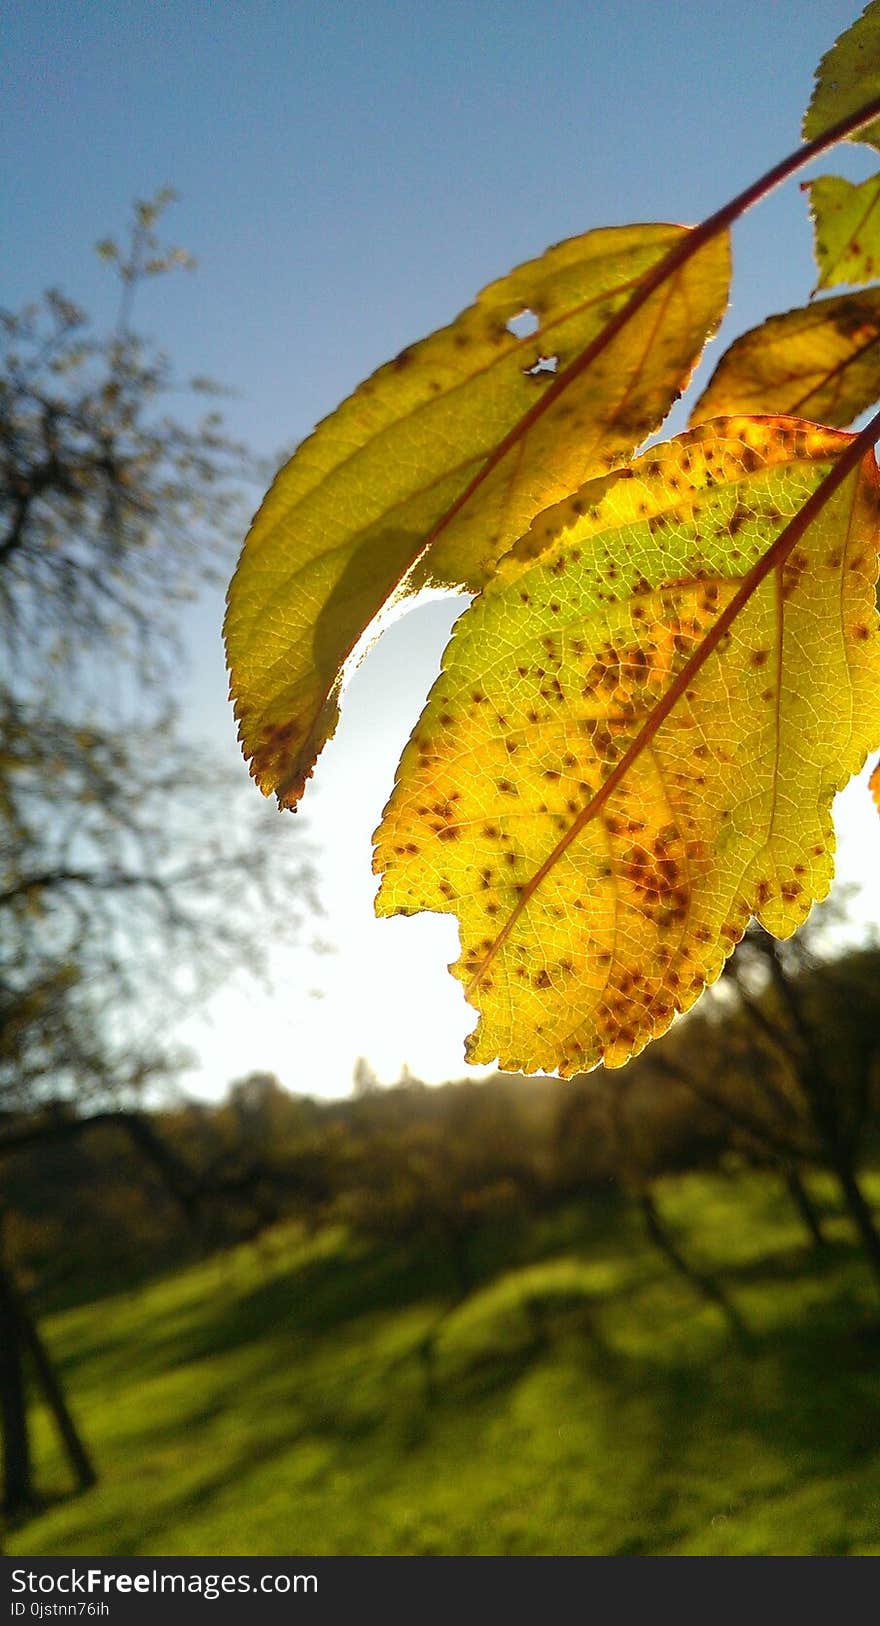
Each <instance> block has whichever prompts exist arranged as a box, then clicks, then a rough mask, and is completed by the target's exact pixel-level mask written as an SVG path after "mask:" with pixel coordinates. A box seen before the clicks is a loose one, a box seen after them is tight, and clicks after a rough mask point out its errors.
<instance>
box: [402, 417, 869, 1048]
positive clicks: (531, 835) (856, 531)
mask: <svg viewBox="0 0 880 1626" xmlns="http://www.w3.org/2000/svg"><path fill="white" fill-rule="evenodd" d="M853 439H854V437H852V436H847V435H841V434H838V433H835V432H834V431H832V430H824V429H820V428H817V427H816V426H815V425H813V424H807V423H802V422H800V421H799V420H796V419H791V418H782V419H743V418H734V419H729V420H724V419H721V420H715V421H714V422H712V423H709V424H705V425H702V426H701V427H699V428H697V429H694V430H691V431H690V432H689V433H688V434H686V435H683V436H681V437H679V438H678V439H676V440H673V441H671V442H669V443H668V444H666V445H663V446H657V447H654V448H653V449H652V450H651V451H649V452H648V453H647V454H645V455H644V456H642V457H640V458H639V459H638V460H637V461H636V462H634V463H633V464H632V465H631V466H630V467H629V468H625V469H622V470H619V471H618V472H616V473H613V474H609V475H608V476H606V477H605V478H603V479H597V480H594V481H592V482H590V483H588V484H587V485H585V486H584V487H583V488H582V489H581V490H580V492H578V493H577V495H576V496H575V497H573V498H569V499H568V500H567V501H566V502H563V503H560V504H558V505H557V506H556V507H554V508H553V509H551V510H550V511H549V512H547V513H545V514H542V515H541V516H540V518H539V519H537V520H536V521H535V523H534V525H533V526H532V529H531V531H530V532H529V533H528V535H527V536H526V537H524V538H523V539H522V542H521V543H519V544H518V545H517V546H516V547H515V548H514V549H513V550H512V551H511V552H510V553H509V554H508V556H507V558H506V559H505V560H504V561H503V562H502V564H501V565H500V567H499V570H498V572H497V574H496V576H495V577H494V579H493V580H492V581H491V582H490V583H489V584H488V585H487V586H486V588H485V589H484V590H483V592H482V593H481V594H480V596H479V597H478V598H477V599H476V600H475V601H474V603H473V604H472V605H471V607H470V608H469V609H468V610H466V611H465V613H464V614H463V615H462V617H461V618H460V620H459V622H458V624H457V626H456V629H455V632H454V634H453V637H452V640H451V642H450V644H449V646H448V649H447V652H446V656H445V659H444V664H443V670H442V672H441V675H440V677H439V678H438V680H437V683H436V684H435V686H434V689H433V691H432V693H431V695H430V697H429V699H428V702H427V705H426V707H425V710H424V713H423V715H422V717H421V719H420V721H419V723H418V725H417V727H416V729H415V731H414V734H413V738H412V740H411V741H410V743H409V745H408V746H407V747H406V749H405V751H404V753H403V757H402V759H401V763H400V768H399V770H398V776H397V782H396V785H395V789H394V792H393V795H392V797H391V801H390V803H389V805H388V807H387V809H386V811H385V815H384V819H383V822H382V825H381V827H380V829H379V831H378V832H377V836H376V853H375V863H374V867H375V869H376V871H377V872H378V873H381V874H382V875H383V880H382V884H381V887H380V890H379V895H378V898H377V903H376V908H377V912H378V913H379V914H380V915H392V914H412V913H415V912H416V911H418V910H421V909H430V910H435V911H438V912H441V913H453V914H455V915H457V916H458V918H459V922H460V927H461V956H460V958H459V960H458V961H457V963H456V964H455V965H454V966H453V967H452V970H453V973H454V975H455V976H456V977H458V978H459V979H460V980H461V981H462V982H464V983H465V984H466V985H467V996H468V998H469V999H470V1000H471V1001H472V1003H473V1004H474V1005H476V1006H477V1008H478V1009H479V1011H480V1013H481V1020H480V1024H479V1026H478V1028H477V1030H476V1033H475V1035H474V1036H473V1037H472V1039H471V1041H470V1043H469V1047H468V1055H469V1059H470V1060H472V1061H474V1062H481V1063H482V1062H490V1061H492V1060H494V1059H495V1058H496V1057H497V1059H498V1060H499V1062H500V1064H501V1065H502V1066H504V1067H509V1068H519V1069H522V1070H523V1071H534V1070H537V1069H544V1070H553V1069H556V1068H558V1069H559V1071H560V1072H562V1073H563V1074H565V1075H569V1074H571V1073H574V1072H577V1071H579V1070H581V1069H583V1068H589V1067H592V1066H594V1065H595V1064H596V1063H597V1062H599V1061H600V1060H604V1061H605V1062H606V1063H608V1064H609V1065H612V1066H617V1065H620V1064H622V1063H623V1062H624V1061H626V1060H627V1059H628V1058H629V1056H630V1055H632V1054H635V1053H636V1052H637V1051H639V1050H640V1049H641V1048H642V1047H643V1046H644V1045H645V1044H646V1043H647V1042H648V1041H649V1040H650V1039H651V1038H652V1037H655V1036H657V1035H658V1034H660V1033H663V1032H664V1031H665V1029H666V1028H667V1027H668V1026H669V1023H670V1022H671V1021H672V1018H673V1016H674V1015H675V1013H676V1012H677V1011H683V1010H686V1009H687V1008H688V1007H689V1006H690V1005H691V1004H693V1002H694V1000H695V999H696V998H697V997H698V995H699V993H700V991H701V990H702V988H703V987H704V986H705V984H706V983H707V982H711V981H713V980H714V979H715V978H716V977H717V976H718V974H719V972H720V971H721V968H722V966H723V963H724V959H725V957H726V956H727V955H728V954H729V953H730V952H731V950H732V948H733V946H734V945H735V943H736V942H737V941H738V940H739V938H740V937H741V936H742V934H743V932H744V930H745V927H746V925H747V924H748V921H749V918H750V917H751V916H752V915H753V914H754V915H756V916H757V917H758V918H759V920H760V921H761V922H762V924H763V925H765V926H766V927H767V929H768V930H769V931H771V932H773V933H774V934H775V935H776V936H778V937H787V936H789V935H790V934H791V933H792V932H793V931H794V930H795V928H796V927H797V926H798V925H800V924H801V923H802V922H803V921H804V919H805V918H806V916H807V914H808V913H809V910H810V906H811V904H812V902H813V901H814V900H816V899H819V898H822V897H824V896H825V894H826V893H827V891H828V888H829V885H830V882H831V877H832V872H833V857H832V854H833V845H834V838H833V831H832V825H831V817H830V806H831V801H832V798H833V796H834V794H835V792H836V791H837V790H838V789H840V788H841V786H842V785H843V784H844V783H845V782H846V780H847V779H848V778H849V776H850V775H851V774H853V773H855V772H857V771H858V770H859V769H860V767H861V766H862V763H863V762H864V760H865V756H866V753H867V751H868V750H869V749H871V748H875V747H876V746H877V745H878V744H880V622H878V615H877V610H876V607H875V584H876V581H877V565H878V551H877V548H878V476H877V469H876V465H875V463H874V459H873V455H869V456H868V457H867V458H866V459H865V460H864V462H863V464H862V465H861V467H860V469H858V470H857V471H856V472H855V473H853V474H851V475H849V476H847V477H846V479H845V480H844V481H843V483H842V484H841V486H840V489H839V490H838V491H837V492H836V493H835V494H834V496H832V497H831V498H830V500H828V501H827V503H826V504H825V506H823V507H822V508H821V510H820V512H819V513H818V515H817V516H816V517H814V518H813V521H812V523H811V524H810V525H809V526H808V527H807V528H806V530H805V531H804V534H803V535H802V537H801V538H800V540H799V541H798V543H797V545H796V546H794V545H793V546H792V548H791V550H790V551H789V552H788V556H787V558H784V563H783V564H781V565H780V566H777V567H774V566H772V565H767V563H766V556H767V553H768V549H769V547H770V546H771V544H772V543H773V541H774V539H775V538H776V537H777V536H778V535H779V534H780V533H781V531H782V530H783V529H784V528H785V526H786V524H787V522H788V521H789V520H790V519H792V517H793V516H794V515H796V514H798V513H799V512H800V510H801V509H802V507H803V505H804V503H805V502H806V501H807V500H808V498H809V497H810V495H811V494H812V493H813V492H815V491H816V490H817V488H818V486H819V485H820V483H821V482H822V480H823V478H824V476H825V475H827V473H828V471H829V469H831V468H832V466H833V465H834V463H835V460H836V459H837V458H838V456H839V455H840V454H841V452H842V451H843V450H844V449H846V448H848V447H849V446H850V445H851V444H852V442H853ZM783 557H784V556H783Z"/></svg>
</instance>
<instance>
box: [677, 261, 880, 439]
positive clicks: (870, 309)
mask: <svg viewBox="0 0 880 1626" xmlns="http://www.w3.org/2000/svg"><path fill="white" fill-rule="evenodd" d="M878 397H880V289H878V288H870V289H866V290H865V291H864V292H863V293H853V294H843V295H838V296H837V297H835V298H833V299H820V300H817V301H816V302H815V303H814V304H812V305H807V306H806V307H805V308H804V309H803V310H795V311H787V312H786V313H785V315H784V316H771V317H770V318H769V320H768V321H766V322H764V323H762V325H761V326H760V327H756V328H752V329H751V331H750V332H749V333H744V334H743V335H742V337H741V338H739V339H737V340H736V341H735V342H734V343H733V344H732V345H731V347H730V349H729V350H728V351H727V352H726V353H725V354H724V355H723V356H722V358H721V360H720V361H719V363H718V366H717V367H716V369H715V372H714V373H713V375H712V378H711V380H710V382H709V384H708V387H707V388H706V390H705V391H704V393H703V395H702V396H701V397H700V399H699V401H698V402H697V405H696V407H695V408H694V411H693V413H692V415H691V422H692V423H701V422H703V421H704V420H705V419H706V418H713V417H718V416H721V415H722V414H728V413H765V412H772V413H781V412H784V413H791V414H793V415H796V416H798V417H805V418H816V419H818V420H819V421H820V422H821V423H826V424H833V425H834V426H835V427H836V428H838V429H844V428H846V426H847V425H848V424H851V423H852V422H853V421H854V419H856V418H857V417H858V416H859V414H860V413H862V412H864V411H866V410H867V408H868V407H870V406H872V405H873V404H874V402H875V401H876V400H877V399H878Z"/></svg>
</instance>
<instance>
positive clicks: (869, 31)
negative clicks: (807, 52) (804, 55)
mask: <svg viewBox="0 0 880 1626" xmlns="http://www.w3.org/2000/svg"><path fill="white" fill-rule="evenodd" d="M875 96H880V0H871V4H870V5H868V6H866V7H865V10H864V11H863V12H862V15H861V16H860V17H858V18H857V19H856V21H855V22H854V23H853V24H852V26H851V27H850V28H848V29H847V30H846V33H845V34H841V36H840V38H839V39H838V40H837V41H836V42H835V44H834V45H832V47H831V50H830V51H826V53H825V55H824V56H823V58H822V60H821V62H820V63H819V66H818V68H817V70H816V84H815V88H814V90H813V94H812V97H811V99H810V105H809V107H808V108H807V111H806V114H805V115H804V125H803V133H804V140H805V141H812V140H813V138H814V137H815V136H820V135H824V134H825V131H826V130H830V129H831V126H832V125H834V124H837V123H838V121H839V120H840V119H844V118H846V116H847V114H849V113H855V112H857V111H858V109H859V108H860V107H862V106H863V105H864V104H866V103H867V102H870V101H873V99H874V97H875ZM849 139H850V140H851V141H866V142H867V143H868V145H869V146H871V147H880V119H875V120H874V123H873V124H870V125H868V127H867V128H866V129H864V130H861V131H859V134H858V135H855V136H851V137H850V138H849Z"/></svg>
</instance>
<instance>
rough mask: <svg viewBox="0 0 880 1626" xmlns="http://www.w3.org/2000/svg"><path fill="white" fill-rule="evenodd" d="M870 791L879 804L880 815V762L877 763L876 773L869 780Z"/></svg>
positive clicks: (879, 811)
mask: <svg viewBox="0 0 880 1626" xmlns="http://www.w3.org/2000/svg"><path fill="white" fill-rule="evenodd" d="M868 789H869V791H870V792H871V795H872V796H873V798H874V801H875V802H876V804H877V812H878V813H880V762H878V763H877V766H876V768H875V769H874V772H873V773H872V775H871V777H870V779H869V780H868Z"/></svg>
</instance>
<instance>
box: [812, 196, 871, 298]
mask: <svg viewBox="0 0 880 1626" xmlns="http://www.w3.org/2000/svg"><path fill="white" fill-rule="evenodd" d="M806 190H807V191H808V192H809V194H810V213H811V215H812V216H813V225H814V228H815V250H816V264H817V265H818V267H819V281H818V282H817V284H816V287H817V288H839V287H840V286H841V285H842V284H858V283H862V282H875V281H876V280H877V278H878V277H880V175H872V176H871V178H870V180H867V181H863V182H862V184H861V186H855V185H853V184H852V182H850V181H845V180H844V179H843V178H842V176H840V175H823V176H822V177H821V178H820V179H819V180H818V181H810V182H808V183H807V186H806Z"/></svg>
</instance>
